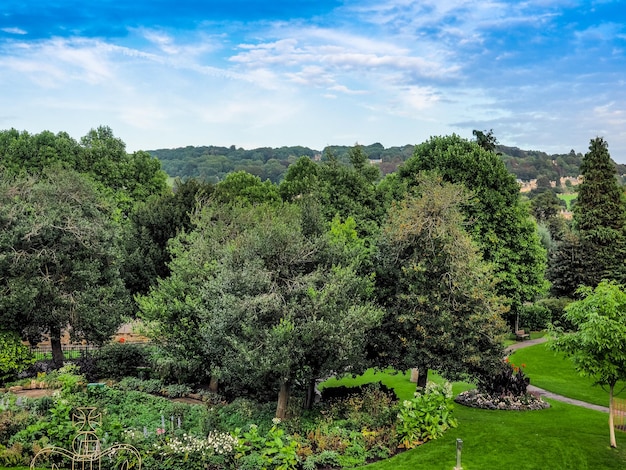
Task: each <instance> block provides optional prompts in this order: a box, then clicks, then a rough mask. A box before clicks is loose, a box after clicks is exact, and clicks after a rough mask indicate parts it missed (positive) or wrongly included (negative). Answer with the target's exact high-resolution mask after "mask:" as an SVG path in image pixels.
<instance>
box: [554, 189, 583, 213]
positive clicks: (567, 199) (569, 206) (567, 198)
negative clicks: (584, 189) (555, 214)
mask: <svg viewBox="0 0 626 470" xmlns="http://www.w3.org/2000/svg"><path fill="white" fill-rule="evenodd" d="M557 197H558V198H559V199H563V200H564V201H565V204H567V210H568V211H571V210H572V199H576V198H577V197H578V193H568V194H557Z"/></svg>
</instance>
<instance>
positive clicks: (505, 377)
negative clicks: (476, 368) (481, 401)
mask: <svg viewBox="0 0 626 470" xmlns="http://www.w3.org/2000/svg"><path fill="white" fill-rule="evenodd" d="M523 368H524V364H522V367H517V366H516V365H515V364H511V363H509V362H508V359H506V360H505V362H503V364H502V367H501V368H500V370H499V371H497V372H495V373H494V374H490V375H489V376H488V377H483V378H481V379H480V380H479V382H478V389H479V390H480V391H481V392H485V393H487V394H489V395H495V396H507V395H510V396H514V397H519V396H522V395H525V394H526V389H527V388H528V384H530V379H529V378H528V377H526V376H525V375H524V371H523Z"/></svg>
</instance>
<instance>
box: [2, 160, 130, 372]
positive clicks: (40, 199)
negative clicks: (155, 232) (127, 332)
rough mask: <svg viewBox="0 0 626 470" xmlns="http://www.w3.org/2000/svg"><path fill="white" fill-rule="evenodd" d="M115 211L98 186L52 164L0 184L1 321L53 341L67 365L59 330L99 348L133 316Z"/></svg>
mask: <svg viewBox="0 0 626 470" xmlns="http://www.w3.org/2000/svg"><path fill="white" fill-rule="evenodd" d="M114 209H115V208H114V206H113V205H112V204H111V203H110V202H109V201H107V200H105V199H103V198H102V197H101V196H100V194H99V193H98V192H97V189H96V188H95V187H94V184H93V182H91V181H90V180H89V179H88V178H86V177H84V176H81V175H80V174H78V173H76V172H73V171H70V170H64V169H62V168H59V167H58V168H54V167H51V168H49V169H47V170H44V171H43V173H42V174H41V175H40V176H38V177H35V176H31V177H10V176H5V177H4V178H1V179H0V316H1V319H2V325H3V328H4V329H7V330H10V331H15V332H19V333H20V334H21V335H22V336H23V337H25V338H28V339H29V340H30V341H31V342H34V341H38V340H39V339H40V338H41V336H42V335H43V334H47V335H49V336H50V340H51V343H52V348H53V357H54V360H55V362H56V363H57V364H58V363H61V362H62V361H63V353H62V349H61V343H60V339H61V332H62V331H63V330H64V329H66V328H68V329H69V333H70V335H71V337H72V338H73V339H77V340H79V339H85V340H87V341H89V342H94V343H102V342H104V341H106V340H108V339H109V338H110V336H111V335H112V334H113V333H114V332H115V331H116V329H117V327H118V326H119V324H120V323H121V321H122V320H121V319H122V316H123V315H124V314H126V313H128V307H129V296H128V293H127V291H126V289H125V287H124V283H123V282H122V279H121V276H120V272H119V267H120V257H119V253H120V252H119V239H118V236H119V233H120V231H119V227H118V226H117V225H116V224H115V223H113V222H112V219H111V214H112V212H113V211H114Z"/></svg>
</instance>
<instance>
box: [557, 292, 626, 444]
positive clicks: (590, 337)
mask: <svg viewBox="0 0 626 470" xmlns="http://www.w3.org/2000/svg"><path fill="white" fill-rule="evenodd" d="M578 293H579V294H580V295H581V297H582V300H579V301H576V302H572V303H571V304H569V305H568V306H567V307H566V312H567V314H566V318H567V319H568V320H569V321H570V322H572V324H573V325H574V326H575V327H576V328H577V330H576V331H574V332H572V333H567V334H563V333H562V332H560V331H559V330H553V333H554V334H555V336H556V338H555V340H554V341H553V343H552V347H553V348H554V349H555V350H557V351H562V352H564V353H565V354H567V355H568V356H570V357H571V358H572V361H573V362H574V366H575V367H576V370H578V371H579V372H580V373H581V374H582V375H587V376H590V377H593V378H594V379H595V382H596V384H599V385H606V386H608V387H609V408H611V409H612V407H613V393H614V388H615V385H616V384H617V382H618V381H620V380H626V352H625V351H624V349H623V347H622V345H623V343H624V341H625V340H626V292H624V290H623V287H622V286H620V285H618V284H616V283H614V282H608V281H602V282H600V284H598V286H597V287H596V288H595V289H592V288H591V287H581V288H580V289H579V290H578ZM609 414H610V417H609V425H610V433H611V437H610V441H611V447H615V446H616V441H615V435H614V427H613V422H612V419H613V415H612V413H609Z"/></svg>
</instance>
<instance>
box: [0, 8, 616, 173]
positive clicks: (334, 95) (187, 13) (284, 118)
mask: <svg viewBox="0 0 626 470" xmlns="http://www.w3.org/2000/svg"><path fill="white" fill-rule="evenodd" d="M96 3H97V4H85V3H84V2H78V1H77V0H60V1H58V2H55V3H54V5H50V2H46V1H44V0H34V1H33V2H29V5H28V6H25V5H24V4H23V3H22V2H17V1H15V0H7V2H6V3H5V4H3V6H1V7H0V69H1V70H2V73H0V86H1V87H2V89H3V90H10V91H9V92H5V93H3V94H2V95H1V98H0V106H2V109H3V113H2V116H0V126H2V127H3V128H9V127H15V128H17V129H25V130H28V131H30V132H39V131H41V130H44V129H49V130H52V131H55V132H56V131H62V130H63V131H68V132H69V133H70V134H71V135H73V136H75V137H80V136H81V135H84V134H86V133H87V131H88V130H89V128H92V127H96V126H98V125H100V124H106V125H109V126H111V127H112V128H113V130H114V131H115V132H116V134H117V135H119V136H120V137H121V138H122V139H123V140H124V141H126V143H127V144H128V148H129V149H131V150H136V149H140V148H141V149H154V148H163V147H176V146H184V145H231V144H236V145H238V146H243V147H256V146H282V145H306V146H310V147H313V148H317V149H321V148H322V147H323V146H325V145H328V144H346V145H350V144H353V143H354V142H356V141H358V142H361V143H373V142H381V143H383V145H386V146H390V145H404V144H413V143H419V142H422V141H423V140H425V139H427V138H428V137H429V136H431V135H437V134H449V133H452V132H456V133H458V134H461V135H462V136H465V137H471V135H472V130H473V129H493V130H494V133H495V135H496V136H497V137H498V139H499V140H500V142H502V143H503V144H506V145H515V146H519V147H522V148H529V149H540V150H545V151H548V152H553V153H567V152H569V150H570V149H575V150H576V151H581V152H585V151H586V148H587V145H588V142H589V139H591V138H593V137H595V136H596V135H602V136H604V137H605V139H606V140H607V141H608V142H609V145H610V151H611V154H612V156H613V157H614V158H615V159H616V160H618V161H623V162H626V135H625V131H624V124H625V121H626V118H625V116H626V104H625V103H626V81H625V80H624V78H623V77H624V72H626V60H625V58H626V57H625V55H626V26H624V25H625V24H626V21H624V20H625V19H626V18H625V17H626V13H624V12H623V8H622V6H621V5H620V2H618V1H602V2H599V1H582V0H528V1H525V2H517V1H514V0H487V1H484V2H474V1H469V0H365V1H363V0H344V1H339V0H332V1H331V0H318V1H313V0H302V1H299V2H292V1H289V0H276V1H273V2H257V1H253V0H232V1H225V0H220V1H217V0H212V1H208V2H195V1H191V0H179V1H177V2H171V1H166V0H153V1H150V2H148V1H147V0H138V1H135V2H113V1H108V0H107V1H104V2H96ZM198 3H201V4H198Z"/></svg>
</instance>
